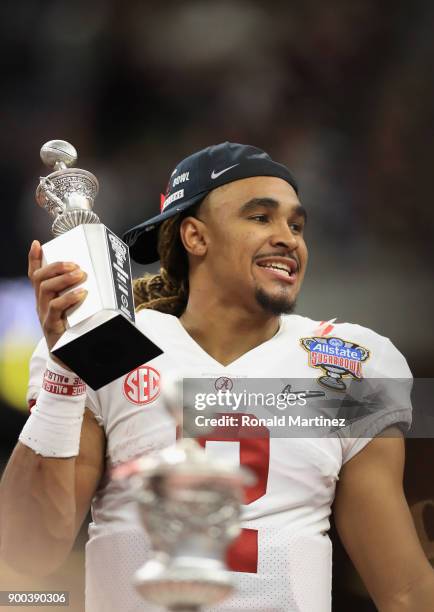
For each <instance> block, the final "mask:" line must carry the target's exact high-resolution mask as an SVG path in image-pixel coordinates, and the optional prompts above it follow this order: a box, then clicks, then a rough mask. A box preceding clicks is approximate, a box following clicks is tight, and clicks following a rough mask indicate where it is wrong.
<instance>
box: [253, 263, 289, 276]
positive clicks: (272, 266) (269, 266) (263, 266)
mask: <svg viewBox="0 0 434 612" xmlns="http://www.w3.org/2000/svg"><path fill="white" fill-rule="evenodd" d="M259 265H260V267H261V268H273V269H274V270H282V271H283V272H287V273H288V274H289V275H290V276H291V274H292V272H291V268H287V267H286V266H284V265H283V264H280V265H277V264H259Z"/></svg>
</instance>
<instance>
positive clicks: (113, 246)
mask: <svg viewBox="0 0 434 612" xmlns="http://www.w3.org/2000/svg"><path fill="white" fill-rule="evenodd" d="M105 231H106V237H107V246H108V253H109V257H110V264H111V267H112V275H113V289H114V292H115V297H116V305H117V307H118V308H119V310H121V311H122V312H123V313H124V315H125V316H127V317H128V318H129V319H130V320H131V321H132V322H133V323H134V321H135V316H134V296H133V290H132V285H131V265H130V258H129V256H128V247H127V245H126V244H125V242H122V240H121V239H120V238H118V237H117V236H116V234H113V232H112V231H110V230H109V229H108V228H107V227H106V228H105Z"/></svg>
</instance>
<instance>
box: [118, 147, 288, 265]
mask: <svg viewBox="0 0 434 612" xmlns="http://www.w3.org/2000/svg"><path fill="white" fill-rule="evenodd" d="M252 176H276V177H278V178H281V179H283V180H285V181H287V182H288V183H289V184H290V185H291V187H293V189H294V190H295V192H296V193H298V188H297V183H296V182H295V179H294V177H293V176H292V175H291V173H290V172H289V170H288V168H287V167H286V166H284V165H283V164H278V163H277V162H275V161H273V160H272V159H271V157H270V156H269V155H268V154H267V153H265V151H262V150H261V149H258V148H256V147H252V146H250V145H243V144H237V143H234V142H223V143H221V144H218V145H212V146H211V147H207V148H206V149H202V150H201V151H198V152H197V153H193V155H190V156H189V157H186V158H185V159H183V160H182V161H181V162H179V164H177V166H176V168H175V169H174V171H173V172H172V174H171V176H170V180H169V183H168V185H167V190H166V196H165V200H164V202H163V205H162V209H161V212H160V214H159V215H157V216H155V217H152V218H151V219H148V220H147V221H143V223H140V224H139V225H136V226H135V227H132V228H131V229H129V230H128V231H127V232H125V234H124V235H123V240H124V241H125V242H126V243H127V244H128V246H129V247H130V255H131V257H132V258H133V259H134V260H135V261H137V263H141V264H149V263H153V262H154V261H158V259H159V258H160V257H159V254H158V249H157V245H158V230H159V228H160V225H161V223H162V222H163V221H165V220H166V219H169V218H170V217H173V215H176V214H177V213H179V212H181V211H183V210H186V209H187V208H189V207H190V206H194V204H198V203H199V202H200V201H201V200H203V198H204V197H205V196H206V195H207V194H208V193H209V192H210V191H212V190H213V189H215V188H216V187H220V186H221V185H225V184H227V183H231V182H233V181H238V180H240V179H244V178H249V177H252Z"/></svg>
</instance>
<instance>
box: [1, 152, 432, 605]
mask: <svg viewBox="0 0 434 612" xmlns="http://www.w3.org/2000/svg"><path fill="white" fill-rule="evenodd" d="M305 221H306V213H305V211H304V209H303V208H302V206H301V205H300V202H299V199H298V195H297V185H296V183H295V181H294V179H293V177H292V176H291V174H290V173H289V171H288V170H287V168H286V167H285V166H282V165H281V164H278V163H276V162H274V161H273V160H272V159H271V158H270V157H269V156H268V155H267V154H266V153H264V152H263V151H261V150H259V149H257V148H255V147H251V146H246V145H239V144H234V143H223V144H220V145H215V146H212V147H208V148H207V149H204V150H203V151H199V152H197V153H195V154H193V155H191V156H190V157H188V158H186V159H185V160H183V161H182V162H180V163H179V164H178V165H177V167H176V168H175V170H174V171H173V173H172V175H171V179H170V181H169V185H168V189H167V193H166V197H165V201H164V202H163V205H162V211H161V213H160V214H159V215H157V216H156V217H154V218H152V219H150V220H148V221H146V222H144V223H142V224H140V225H139V226H137V227H135V228H133V229H131V230H129V231H128V232H127V233H126V235H125V240H126V241H127V242H128V243H129V245H130V249H131V254H132V257H133V258H134V259H136V260H137V261H138V262H140V263H151V262H153V261H157V260H158V259H160V260H161V270H160V274H158V275H154V276H146V277H144V278H143V279H138V280H137V281H136V283H135V297H136V302H137V306H138V308H137V310H138V315H137V324H138V326H139V327H140V329H141V330H142V331H143V333H145V334H146V335H147V336H148V337H149V338H150V339H151V340H153V341H154V342H155V343H156V344H158V345H159V346H160V347H161V348H162V350H163V351H164V352H163V354H162V355H160V356H159V357H157V358H156V359H153V360H152V361H150V362H147V363H144V364H143V366H141V367H140V368H138V369H137V370H136V371H134V372H133V373H130V374H128V375H127V376H125V377H121V378H120V379H118V380H116V381H114V382H113V383H111V384H109V385H107V386H106V387H104V388H102V389H101V390H100V391H98V392H94V391H92V390H91V389H88V390H87V395H85V394H83V395H78V396H74V399H72V397H70V398H65V397H62V398H56V397H55V395H54V394H52V393H51V394H50V392H49V391H48V390H47V389H46V388H44V385H43V384H42V380H43V379H44V370H45V368H46V369H47V370H48V371H49V372H55V373H56V374H57V375H59V376H65V377H69V378H70V377H71V372H69V371H68V370H65V369H64V368H63V367H62V366H61V365H59V364H58V363H55V362H53V361H52V360H51V358H50V356H49V349H50V348H51V347H52V346H53V344H54V343H55V341H56V340H57V338H58V337H59V336H60V335H61V333H62V332H63V330H64V324H63V313H64V311H65V310H66V309H67V308H68V307H70V306H71V305H72V304H74V303H79V302H80V301H81V300H83V299H84V298H85V296H84V295H83V294H82V293H80V292H78V293H66V294H63V295H60V292H61V291H62V290H63V289H65V288H66V287H73V286H75V285H76V284H77V283H79V282H81V281H82V280H83V278H84V275H83V272H82V271H80V270H77V269H76V268H75V269H73V267H72V266H71V265H69V264H65V263H58V264H52V265H50V266H44V267H41V250H40V245H39V243H36V242H35V243H34V244H33V245H32V248H31V250H30V254H29V276H30V278H31V280H32V283H33V285H34V287H35V291H36V296H37V305H38V313H39V316H40V320H41V324H42V328H43V331H44V336H45V338H44V340H43V341H42V342H41V343H40V345H39V346H38V347H37V349H36V351H35V354H34V356H33V359H32V363H31V377H30V385H29V399H36V398H37V403H36V409H34V410H33V412H32V415H31V416H30V418H29V421H28V423H27V424H26V426H25V428H24V430H23V432H22V434H21V436H20V442H19V444H18V445H17V448H16V449H15V451H14V454H13V456H12V458H11V460H10V462H9V464H8V467H7V469H6V472H5V475H4V478H3V483H2V503H1V551H2V554H3V556H4V557H5V558H6V559H7V560H9V562H10V563H11V564H12V565H14V566H16V567H17V568H19V569H21V571H32V572H34V571H41V572H44V571H45V572H47V571H51V570H52V569H54V568H55V567H56V566H57V565H59V563H61V561H62V560H63V559H64V558H65V556H66V555H67V553H68V551H69V550H70V547H71V546H72V543H73V541H74V537H75V534H76V533H77V530H78V528H79V526H80V524H81V522H82V521H83V518H84V516H85V515H86V512H87V510H88V508H89V505H90V503H91V501H92V510H93V523H92V524H91V525H90V529H89V536H90V538H89V542H88V544H87V550H86V555H87V563H86V581H87V587H86V604H87V610H88V611H91V612H99V611H101V612H102V611H104V612H111V611H113V612H114V611H115V610H116V611H117V610H119V609H122V610H125V611H131V612H132V611H133V610H134V611H135V610H140V609H146V610H152V607H151V606H144V605H143V603H141V602H140V599H139V597H138V595H136V593H135V592H134V590H133V588H132V586H131V583H130V577H131V575H132V574H133V572H134V571H135V569H137V568H138V567H139V566H140V565H141V564H142V563H143V562H144V560H145V558H146V557H147V555H149V544H148V542H147V539H146V538H145V536H144V534H143V533H142V529H141V526H140V524H139V521H138V519H137V516H136V511H135V502H134V500H133V499H130V498H128V496H125V491H123V490H122V488H121V487H120V485H119V483H117V482H114V481H111V480H109V479H105V478H102V476H103V474H104V472H105V469H106V468H110V467H112V466H113V465H117V464H119V463H122V462H124V461H128V460H129V459H131V458H132V457H134V456H137V455H140V454H142V453H149V452H156V451H157V450H158V449H160V448H163V447H165V446H167V445H169V444H171V443H173V442H174V440H175V426H174V424H173V422H172V420H171V419H170V418H169V417H168V415H167V413H166V411H165V407H164V403H163V400H162V394H160V385H161V387H163V386H164V384H165V382H164V381H165V380H167V379H168V378H169V377H170V375H172V374H173V373H175V374H176V376H177V377H182V376H183V375H188V376H190V377H191V376H192V374H193V375H194V376H195V377H197V378H200V377H211V378H214V379H215V380H216V381H218V380H221V379H225V380H226V381H228V380H229V381H231V384H236V382H237V380H243V379H245V378H269V379H270V380H271V381H274V380H277V381H278V383H277V384H279V383H280V381H283V380H286V381H287V380H288V379H309V384H310V385H312V387H315V388H321V389H323V390H325V391H326V393H327V396H328V397H332V398H335V397H338V396H339V394H342V392H343V391H344V392H345V391H347V389H348V387H349V385H350V384H351V381H352V380H356V379H357V380H359V379H360V378H362V376H363V377H364V378H366V379H368V378H372V379H375V380H379V384H381V383H382V381H384V380H386V379H387V380H393V379H400V380H403V379H407V380H408V379H410V378H411V374H410V371H409V369H408V366H407V364H406V362H405V359H404V358H403V357H402V355H401V354H400V353H399V352H398V351H397V350H396V349H395V348H394V347H393V345H392V343H391V342H390V341H389V340H388V339H387V338H384V337H382V336H379V335H378V334H376V333H375V332H373V331H371V330H369V329H366V328H363V327H360V326H358V325H353V324H346V323H345V324H334V325H333V324H322V323H320V322H318V321H312V320H310V319H307V318H305V317H302V316H299V315H295V314H293V309H294V305H295V300H296V298H297V295H298V293H299V291H300V288H301V285H302V281H303V278H304V274H305V271H306V265H307V258H308V256H307V247H306V243H305V238H304V226H305ZM341 351H343V354H342V355H340V352H341ZM348 351H350V353H348ZM347 354H350V355H351V356H352V357H351V359H350V358H348V356H346V355H347ZM320 374H322V376H319V375H320ZM160 376H161V378H160ZM140 380H141V381H142V382H143V384H142V386H141V387H140V384H139V382H138V381H140ZM77 385H79V382H77ZM80 388H81V387H80ZM215 388H216V389H217V384H216V387H215ZM213 390H214V391H215V389H213ZM340 397H342V395H341V396H340ZM85 407H86V409H85ZM244 408H245V410H248V407H244ZM383 408H384V410H382V411H381V414H379V415H373V418H371V419H370V421H369V424H368V425H367V426H366V428H365V429H363V437H362V436H359V437H350V436H348V435H346V436H339V435H334V436H326V437H317V438H311V437H309V438H301V437H297V436H293V437H290V438H285V437H271V436H269V437H266V438H265V439H260V440H255V439H247V440H240V441H239V442H238V443H236V444H238V445H239V446H238V447H237V453H238V454H237V456H239V458H240V461H241V463H242V464H243V465H247V466H248V467H249V468H250V469H252V470H253V471H254V472H255V474H256V476H257V482H256V484H255V485H254V486H253V487H250V488H249V489H248V490H247V491H246V498H245V505H244V507H243V515H242V518H243V534H242V537H241V539H240V541H239V545H238V547H235V549H234V551H233V555H232V559H231V567H232V569H233V571H234V572H235V574H234V575H235V576H236V579H237V583H238V587H239V589H238V591H237V593H236V594H235V595H234V596H233V597H232V598H231V599H229V600H228V601H226V602H223V603H222V604H221V606H219V607H216V608H214V609H215V610H219V611H223V610H227V611H234V610H238V611H241V610H249V611H250V612H277V611H280V612H296V611H297V612H313V611H315V612H328V611H329V610H330V609H331V544H330V540H329V538H328V536H327V530H328V528H329V516H330V512H331V504H332V502H333V501H334V500H335V505H334V509H335V520H336V524H337V527H338V530H339V533H340V536H341V538H342V541H343V543H344V545H345V547H346V549H347V551H348V552H349V554H350V556H351V558H352V559H353V561H354V563H355V565H356V567H357V569H358V570H359V572H360V574H361V576H362V578H363V580H364V581H365V584H366V585H367V587H368V589H369V591H370V593H371V595H372V597H373V599H374V601H375V603H376V605H377V607H378V609H379V610H380V611H381V612H401V611H402V612H404V611H405V612H431V611H432V610H433V609H434V577H433V571H432V569H431V566H430V565H429V563H428V561H427V560H426V558H425V556H424V554H423V551H422V549H421V547H420V544H419V542H418V539H417V536H416V533H415V530H414V527H413V524H412V520H411V517H410V513H409V510H408V507H407V504H406V501H405V497H404V494H403V489H402V473H403V464H404V442H403V438H402V435H400V433H399V429H398V426H399V427H401V428H403V427H406V426H408V424H409V422H410V418H411V417H410V414H409V412H410V408H409V391H408V385H407V386H404V387H403V391H402V392H400V393H399V394H398V395H397V396H395V398H394V399H393V400H390V401H389V402H388V403H387V404H386V405H385V406H383ZM59 410H60V411H61V414H62V421H60V420H59V419H58V418H57V415H58V414H59V412H58V411H59ZM83 414H84V418H83ZM81 419H83V420H81ZM50 428H52V429H50ZM385 431H390V432H391V434H392V435H391V436H390V437H383V436H382V437H376V436H377V435H378V434H379V433H382V432H385ZM35 432H36V433H37V434H38V435H37V436H36V435H35ZM52 432H55V434H56V435H55V439H54V437H53V435H51V433H52ZM35 438H37V440H36V441H35ZM230 444H232V443H227V442H224V441H220V442H218V441H217V442H216V441H213V444H212V445H207V444H206V442H205V448H206V451H207V452H209V453H210V454H211V455H213V454H216V455H217V456H219V457H225V456H228V457H232V459H233V456H234V453H233V447H231V448H229V445H230ZM105 447H106V450H105V451H104V449H105ZM59 457H61V458H59ZM338 480H339V484H337V481H338ZM29 525H32V532H31V536H30V537H27V538H26V542H25V545H24V542H23V539H22V533H23V531H24V530H27V528H28V526H29ZM47 549H49V550H50V554H49V555H47V554H46V553H45V552H44V551H45V550H47ZM115 551H116V552H115ZM101 559H104V563H101ZM36 564H37V568H36V567H35V566H36Z"/></svg>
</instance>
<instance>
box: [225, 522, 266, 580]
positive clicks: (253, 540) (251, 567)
mask: <svg viewBox="0 0 434 612" xmlns="http://www.w3.org/2000/svg"><path fill="white" fill-rule="evenodd" d="M226 563H227V565H228V568H229V569H230V570H231V571H232V572H248V573H250V574H256V573H257V571H258V532H257V531H256V529H242V531H241V533H240V535H239V536H238V538H237V539H236V540H235V542H232V544H231V545H230V546H229V548H228V550H227V552H226Z"/></svg>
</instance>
